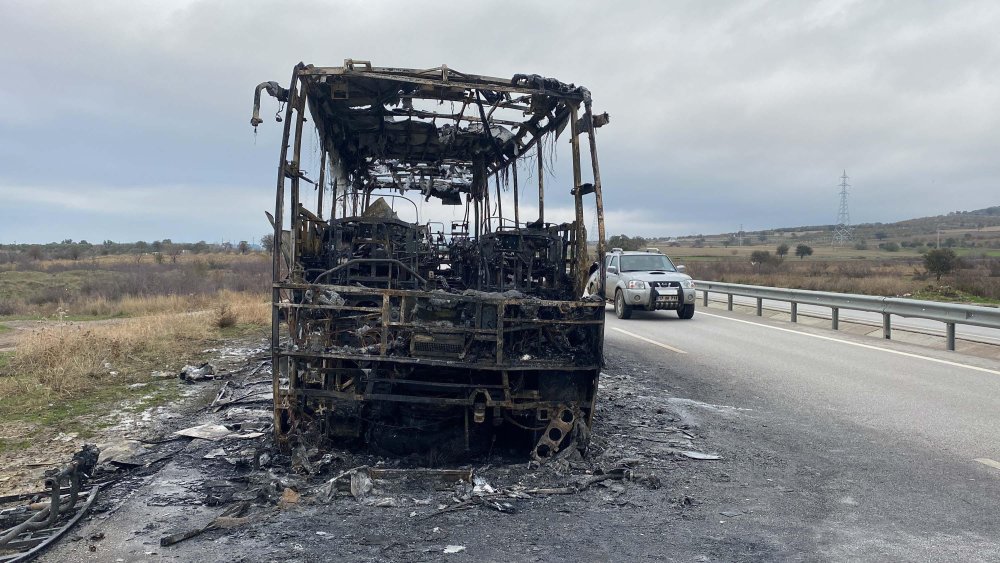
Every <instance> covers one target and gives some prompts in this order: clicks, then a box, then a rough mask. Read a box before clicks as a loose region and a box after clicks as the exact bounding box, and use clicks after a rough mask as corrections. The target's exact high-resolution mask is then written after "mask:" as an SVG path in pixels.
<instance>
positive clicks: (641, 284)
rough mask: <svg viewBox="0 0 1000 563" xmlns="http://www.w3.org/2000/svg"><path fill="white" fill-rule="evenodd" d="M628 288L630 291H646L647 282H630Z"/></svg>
mask: <svg viewBox="0 0 1000 563" xmlns="http://www.w3.org/2000/svg"><path fill="white" fill-rule="evenodd" d="M628 288H629V289H646V282H644V281H642V280H629V282H628Z"/></svg>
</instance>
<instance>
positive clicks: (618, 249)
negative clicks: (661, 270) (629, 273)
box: [609, 248, 663, 255]
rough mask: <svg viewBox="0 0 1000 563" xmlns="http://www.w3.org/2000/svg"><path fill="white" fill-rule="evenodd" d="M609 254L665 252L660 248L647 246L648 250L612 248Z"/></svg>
mask: <svg viewBox="0 0 1000 563" xmlns="http://www.w3.org/2000/svg"><path fill="white" fill-rule="evenodd" d="M609 254H625V255H631V254H663V253H662V252H660V249H659V248H647V249H646V250H622V249H620V248H612V249H611V252H609Z"/></svg>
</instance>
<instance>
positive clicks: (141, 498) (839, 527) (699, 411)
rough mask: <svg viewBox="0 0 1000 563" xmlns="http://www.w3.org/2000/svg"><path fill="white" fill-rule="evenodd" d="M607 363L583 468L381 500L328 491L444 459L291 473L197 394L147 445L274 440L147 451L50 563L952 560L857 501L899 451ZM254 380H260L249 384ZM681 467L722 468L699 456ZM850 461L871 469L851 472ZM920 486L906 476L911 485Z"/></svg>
mask: <svg viewBox="0 0 1000 563" xmlns="http://www.w3.org/2000/svg"><path fill="white" fill-rule="evenodd" d="M606 350H607V352H608V353H607V358H608V365H607V367H606V370H605V375H604V376H603V378H602V382H601V395H600V399H599V409H598V411H597V414H596V418H595V425H594V437H593V440H592V446H591V449H590V451H589V453H588V455H587V457H586V459H573V458H572V457H566V458H563V459H558V460H554V461H550V462H548V463H546V464H544V465H542V466H541V467H534V466H533V465H532V464H530V463H529V462H528V460H527V452H528V449H529V448H528V447H527V446H526V447H525V448H524V450H523V451H524V452H525V453H524V454H523V455H522V454H519V453H514V452H506V453H503V454H501V453H500V452H492V454H491V455H485V454H482V455H477V456H476V457H474V458H472V459H468V460H464V461H465V462H464V463H463V462H462V461H458V462H451V463H447V464H442V465H441V466H443V467H446V468H449V469H469V470H471V471H472V475H473V476H474V479H473V480H474V482H473V483H468V482H467V481H466V480H463V481H461V482H456V481H455V480H450V481H447V482H446V481H442V480H441V479H439V478H435V477H433V476H431V477H428V476H427V475H425V474H421V472H419V471H402V472H399V474H397V475H396V476H395V477H392V478H386V477H384V476H383V477H375V478H374V480H373V483H372V484H373V487H374V488H373V489H372V490H370V491H368V492H367V494H366V495H363V496H361V495H360V494H359V498H355V496H353V495H352V494H351V492H349V490H348V489H350V477H349V476H347V477H343V478H341V479H339V480H337V481H336V483H335V484H334V485H330V480H331V479H332V478H333V477H335V476H338V475H341V474H343V473H344V472H345V471H348V470H350V469H352V468H357V467H362V466H367V467H371V468H376V469H405V470H413V469H417V468H427V467H430V466H433V465H434V461H435V460H434V458H433V455H423V456H416V455H415V456H411V457H409V458H403V459H400V458H392V457H380V456H376V455H372V454H364V453H357V452H351V451H347V450H336V449H335V450H330V451H328V452H325V453H324V452H319V451H312V452H305V454H306V455H304V456H303V455H301V454H302V453H303V452H300V454H299V455H297V456H295V459H294V460H291V459H289V458H283V457H281V456H280V455H276V454H275V452H274V451H273V450H272V449H271V444H270V434H269V433H267V428H268V425H269V424H270V405H269V404H267V403H266V402H260V403H244V404H234V405H232V406H230V407H228V408H222V409H220V410H219V411H218V412H214V410H213V409H211V408H208V407H207V406H206V405H207V403H209V402H210V401H211V400H212V399H213V398H215V396H216V393H217V391H218V389H219V387H220V383H218V382H210V383H201V384H199V385H201V386H202V387H203V391H202V392H201V398H200V399H189V400H187V401H186V402H185V403H184V405H181V406H178V407H177V410H176V411H175V412H174V414H176V413H178V412H181V413H182V415H181V416H175V417H174V418H171V419H164V421H163V423H162V424H161V425H160V427H159V428H157V429H155V431H153V430H151V431H150V435H149V436H148V437H147V438H148V439H151V440H152V439H155V438H169V437H170V433H171V432H172V431H173V430H175V429H177V428H180V427H183V426H191V425H194V424H202V423H215V424H228V425H230V428H231V429H233V431H234V434H236V435H239V436H246V435H247V434H248V433H250V432H252V431H254V430H255V429H261V430H263V431H264V432H265V434H264V435H263V436H260V437H257V438H245V437H243V438H237V437H228V438H224V439H221V440H219V441H211V440H204V439H183V440H174V441H168V442H164V443H161V444H146V445H145V446H144V448H143V450H142V451H141V452H138V453H137V454H135V455H134V457H133V459H132V462H134V463H138V464H139V465H138V466H137V467H135V468H133V469H129V470H123V474H122V476H121V477H120V478H119V480H118V481H117V482H116V483H115V484H113V485H111V486H110V487H109V488H108V489H107V490H106V491H104V493H103V494H102V496H101V497H100V499H99V501H98V503H97V506H96V509H95V510H93V511H92V514H91V516H90V517H89V518H87V519H86V520H85V521H84V522H82V523H81V525H79V526H78V527H77V528H76V529H74V530H73V531H72V532H70V534H69V535H68V537H67V538H66V539H64V540H63V541H61V542H60V543H59V545H57V546H55V547H54V548H53V549H52V550H50V551H49V552H48V553H47V554H45V556H44V557H43V558H42V560H43V561H160V560H175V561H317V560H336V561H373V562H374V561H439V560H454V561H481V560H487V561H493V560H503V561H564V560H565V561H575V560H582V561H637V560H658V561H815V560H822V561H826V560H835V561H855V560H873V561H874V560H878V561H881V560H913V559H915V558H916V559H924V560H932V559H937V560H948V559H949V557H950V556H949V555H948V553H947V552H942V551H940V547H941V545H942V544H943V543H944V542H948V541H952V542H953V541H954V538H955V537H960V536H951V537H945V536H935V534H934V532H933V523H932V522H929V521H928V522H924V521H923V520H922V519H923V518H925V516H924V513H927V514H928V516H926V518H928V519H933V518H937V516H935V515H934V514H931V513H932V512H933V511H934V508H933V507H930V508H928V509H927V510H924V511H916V512H914V513H913V514H909V513H907V510H908V509H907V508H906V507H905V506H892V502H893V501H891V500H887V501H885V502H887V503H888V505H889V506H890V507H891V509H892V510H893V512H891V513H889V516H890V518H889V519H890V520H892V521H898V522H905V521H907V519H910V520H914V521H916V522H917V524H915V525H914V526H915V528H919V527H920V526H924V528H919V529H926V530H928V532H927V535H926V537H925V536H921V535H920V534H921V533H920V532H919V530H918V531H917V532H914V529H911V528H909V527H908V525H905V524H895V523H890V524H889V525H886V526H884V527H879V525H878V523H879V522H883V521H885V515H886V513H883V512H878V511H879V510H881V509H880V508H877V507H876V508H874V509H872V508H868V506H867V505H868V504H869V503H868V502H867V501H868V500H869V499H866V498H862V497H861V496H859V495H864V494H871V495H876V496H877V495H879V494H880V493H879V492H878V490H879V489H877V488H875V489H873V488H869V485H867V484H865V483H867V482H868V481H866V479H867V480H871V481H873V482H875V483H876V484H877V483H879V482H881V483H886V482H888V477H886V475H887V470H886V469H885V467H886V466H885V465H880V464H885V463H889V462H891V463H893V464H895V465H893V467H900V466H906V465H907V464H909V463H911V462H912V461H913V460H912V459H907V458H906V454H905V452H904V451H903V450H896V449H894V448H893V447H892V445H887V446H886V447H884V448H883V449H882V458H881V459H882V461H879V460H876V459H874V458H870V457H866V456H863V455H860V454H859V452H856V451H854V450H853V449H852V448H853V446H852V445H851V441H850V439H848V440H846V441H845V440H844V437H845V436H847V437H850V436H851V435H852V432H854V429H852V428H847V427H844V428H840V427H830V426H823V427H810V426H805V425H802V424H798V423H796V422H795V421H794V420H790V419H789V418H788V417H784V418H783V417H782V416H779V414H778V413H775V412H772V411H770V410H769V407H768V406H767V404H766V403H757V404H754V405H753V406H754V408H753V409H749V408H736V407H733V406H727V405H725V404H710V403H713V402H714V403H722V402H730V401H726V400H725V399H726V398H727V397H730V398H732V399H733V401H732V403H737V402H738V401H737V399H738V397H736V396H735V395H733V394H732V390H731V389H730V388H729V387H728V386H727V385H726V384H724V383H719V382H718V380H712V379H711V378H705V377H699V376H698V375H697V374H686V373H681V371H680V370H679V369H678V368H676V367H675V366H674V365H673V364H672V363H671V361H670V357H669V356H666V355H657V354H652V353H646V352H643V351H642V350H641V349H640V350H634V349H631V348H625V347H623V346H620V345H617V344H616V343H614V342H611V341H609V342H608V343H607V348H606ZM251 364H252V362H251ZM258 364H259V361H258ZM234 369H235V368H234ZM261 375H265V374H263V373H261V370H258V372H257V373H255V374H254V375H252V376H251V375H249V372H248V371H247V370H244V371H243V372H242V375H240V376H234V377H233V378H232V379H231V380H228V383H226V384H225V385H227V397H234V396H243V395H247V394H249V393H251V392H255V390H256V391H260V390H263V391H266V390H267V384H266V383H263V382H262V381H266V379H267V378H266V376H265V377H263V378H262V377H261ZM253 381H258V382H262V383H260V385H258V386H257V387H254V386H253ZM720 397H721V398H722V399H721V400H720ZM695 399H700V400H695ZM702 401H706V402H702ZM743 404H744V405H745V404H747V403H743ZM250 435H251V436H252V434H250ZM845 444H847V445H845ZM858 447H859V448H860V447H861V446H860V445H859V446H858ZM219 450H222V451H219ZM685 452H701V453H708V454H717V455H718V456H720V458H721V459H718V460H696V459H691V458H689V457H687V456H689V455H694V454H690V453H685ZM206 456H207V457H210V458H211V459H206ZM852 457H853V458H856V459H857V460H859V461H857V462H856V463H854V464H853V465H845V464H844V462H843V460H845V459H850V458H852ZM885 460H888V461H885ZM126 461H128V460H127V459H126ZM126 465H128V464H127V463H126ZM258 466H259V467H258ZM310 470H311V473H310ZM359 473H360V474H366V473H364V472H359ZM373 475H374V474H373ZM859 483H861V485H859ZM355 485H356V487H355V492H359V493H360V492H363V491H364V487H363V485H364V479H363V478H360V477H359V478H358V480H357V482H356V483H355ZM588 485H589V486H588ZM923 485H924V483H922V482H921V481H920V478H919V477H915V478H914V479H913V485H912V486H913V488H914V490H916V491H918V492H919V490H921V487H922V486H923ZM872 487H877V485H872ZM865 491H868V492H867V493H866V492H865ZM913 494H915V493H913V492H912V491H911V492H909V493H901V494H900V496H901V498H902V497H907V496H908V495H909V496H912V495H913ZM897 504H898V503H897ZM859 505H860V506H859ZM238 508H242V510H237V509H238ZM224 513H225V514H226V515H227V516H226V517H224V518H221V519H219V520H215V519H216V517H218V516H220V515H222V514H224ZM213 521H215V522H216V524H217V525H218V526H217V527H219V528H221V529H209V530H208V531H205V532H204V533H202V534H200V535H198V536H195V537H192V538H191V539H187V540H185V541H182V542H180V543H177V544H175V545H171V546H168V547H163V546H161V545H160V540H161V538H163V537H165V536H169V535H171V534H176V533H182V532H187V531H192V530H198V529H201V528H203V527H205V526H207V525H209V524H210V523H212V522H213ZM984 524H985V523H984ZM958 525H959V526H960V527H962V526H961V524H960V523H959V524H958ZM869 528H871V529H872V533H871V534H869ZM964 537H965V539H964V540H963V541H964V542H965V547H968V548H969V549H971V553H973V554H975V553H976V548H981V547H985V548H990V547H991V544H989V543H988V542H987V543H985V544H984V543H983V542H982V539H981V535H979V536H977V535H976V534H973V533H969V534H967V535H966V536H964ZM977 537H978V538H980V539H977ZM935 545H936V546H937V547H935ZM935 549H938V551H935ZM450 552H453V553H450ZM935 553H937V556H936V557H935V556H934V554H935ZM984 553H985V552H980V554H981V555H983V554H984ZM952 555H954V553H952ZM972 559H978V558H977V557H975V556H973V557H972ZM983 560H989V558H986V559H983Z"/></svg>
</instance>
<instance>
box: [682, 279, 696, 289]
mask: <svg viewBox="0 0 1000 563" xmlns="http://www.w3.org/2000/svg"><path fill="white" fill-rule="evenodd" d="M681 287H683V288H684V289H694V280H684V281H682V282H681Z"/></svg>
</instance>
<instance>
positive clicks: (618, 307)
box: [615, 289, 632, 319]
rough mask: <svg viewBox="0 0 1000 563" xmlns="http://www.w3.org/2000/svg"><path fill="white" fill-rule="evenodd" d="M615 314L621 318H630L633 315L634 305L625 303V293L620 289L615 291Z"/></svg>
mask: <svg viewBox="0 0 1000 563" xmlns="http://www.w3.org/2000/svg"><path fill="white" fill-rule="evenodd" d="M615 315H616V316H617V317H618V318H619V319H628V318H630V317H631V316H632V306H631V305H626V304H625V294H624V293H622V290H620V289H619V290H618V291H616V292H615Z"/></svg>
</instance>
